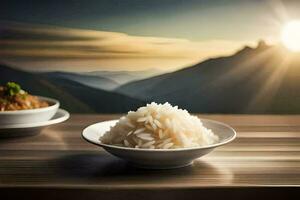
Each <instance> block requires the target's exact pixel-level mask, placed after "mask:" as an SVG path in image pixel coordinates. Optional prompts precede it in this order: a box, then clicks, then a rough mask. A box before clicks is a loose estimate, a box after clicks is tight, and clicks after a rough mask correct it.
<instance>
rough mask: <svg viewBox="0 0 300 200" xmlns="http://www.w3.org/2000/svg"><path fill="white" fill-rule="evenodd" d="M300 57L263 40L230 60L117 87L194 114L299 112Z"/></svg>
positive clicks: (208, 62) (213, 60) (120, 91)
mask: <svg viewBox="0 0 300 200" xmlns="http://www.w3.org/2000/svg"><path fill="white" fill-rule="evenodd" d="M299 85H300V56H299V54H295V53H289V52H288V51H287V50H286V49H284V48H283V47H280V46H268V45H266V44H265V43H264V42H263V41H261V42H260V43H259V44H258V46H257V47H256V48H250V47H245V48H243V49H241V50H240V51H238V52H237V53H235V54H234V55H232V56H228V57H220V58H213V59H208V60H206V61H204V62H201V63H199V64H196V65H194V66H191V67H188V68H184V69H181V70H179V71H176V72H173V73H168V74H163V75H160V76H156V77H152V78H149V79H145V80H140V81H135V82H131V83H128V84H125V85H123V86H120V87H119V88H117V90H116V91H117V92H119V93H122V94H126V95H129V96H131V97H136V98H140V99H144V100H145V101H156V102H166V101H168V102H170V103H172V104H174V105H178V106H180V107H183V108H186V109H188V110H190V111H191V112H205V113H300V103H299V102H300V87H299Z"/></svg>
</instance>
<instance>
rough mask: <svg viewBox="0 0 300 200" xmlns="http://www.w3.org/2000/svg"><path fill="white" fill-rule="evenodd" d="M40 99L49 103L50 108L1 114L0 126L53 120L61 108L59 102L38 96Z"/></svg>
mask: <svg viewBox="0 0 300 200" xmlns="http://www.w3.org/2000/svg"><path fill="white" fill-rule="evenodd" d="M38 98H39V99H41V100H44V101H47V102H48V103H49V104H50V106H48V107H45V108H36V109H28V110H15V111H3V112H0V125H7V124H27V123H36V122H43V121H47V120H49V119H51V118H52V117H53V116H54V114H55V113H56V112H57V110H58V108H59V101H57V100H55V99H51V98H47V97H40V96H38Z"/></svg>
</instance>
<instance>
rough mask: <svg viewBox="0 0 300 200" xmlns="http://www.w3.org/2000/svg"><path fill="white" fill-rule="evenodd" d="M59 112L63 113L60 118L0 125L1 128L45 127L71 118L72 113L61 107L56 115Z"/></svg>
mask: <svg viewBox="0 0 300 200" xmlns="http://www.w3.org/2000/svg"><path fill="white" fill-rule="evenodd" d="M57 113H62V116H60V117H58V118H54V119H53V117H52V119H50V120H47V121H42V122H35V123H26V124H7V125H0V130H4V129H24V128H38V127H44V126H49V125H53V124H58V123H61V122H64V121H66V120H67V119H69V118H70V113H69V112H68V111H66V110H64V109H61V108H59V109H58V110H57V111H56V113H55V114H54V116H55V115H56V114H57Z"/></svg>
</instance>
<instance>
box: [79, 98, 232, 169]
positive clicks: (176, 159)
mask: <svg viewBox="0 0 300 200" xmlns="http://www.w3.org/2000/svg"><path fill="white" fill-rule="evenodd" d="M82 136H83V138H84V139H85V140H87V141H88V142H90V143H93V144H95V145H98V146H101V147H103V148H104V149H105V150H106V151H108V152H109V153H111V154H113V155H115V156H117V157H120V158H122V159H125V160H127V161H129V162H130V163H131V164H133V165H135V166H137V167H142V168H153V169H167V168H177V167H183V166H187V165H190V164H191V163H192V162H193V160H195V159H197V158H199V157H201V156H203V155H205V154H207V153H209V152H211V151H212V150H213V149H214V148H216V147H218V146H221V145H224V144H227V143H229V142H231V141H232V140H234V138H235V137H236V132H235V131H234V129H233V128H231V127H230V126H228V125H226V124H224V123H221V122H217V121H213V120H208V119H199V118H198V117H196V116H193V115H190V114H189V113H188V111H186V110H183V109H179V108H178V107H177V106H175V107H173V106H172V105H170V104H169V103H164V104H156V103H151V104H147V105H146V106H144V107H140V108H139V109H137V110H136V111H129V112H128V114H127V115H126V116H123V117H121V118H120V119H119V120H111V121H105V122H100V123H96V124H93V125H91V126H88V127H87V128H85V129H84V130H83V133H82Z"/></svg>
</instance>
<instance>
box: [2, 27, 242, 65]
mask: <svg viewBox="0 0 300 200" xmlns="http://www.w3.org/2000/svg"><path fill="white" fill-rule="evenodd" d="M242 43H243V42H241V41H224V40H214V41H200V42H199V41H198V42H195V41H190V40H187V39H180V38H162V37H143V36H133V35H128V34H125V33H118V32H106V31H95V30H84V29H71V28H62V27H52V26H45V25H43V26H41V25H24V24H14V25H12V24H9V25H7V24H6V25H4V26H1V28H0V56H1V58H2V59H6V60H12V59H13V60H22V59H23V60H24V59H26V60H27V61H28V60H31V61H32V62H34V61H43V60H44V61H47V62H51V61H52V62H53V61H55V62H58V61H66V60H69V61H70V60H80V61H84V60H86V61H92V60H93V61H98V66H99V67H100V68H101V64H103V63H105V64H106V66H110V64H109V61H112V60H119V65H120V66H119V67H120V68H122V67H124V66H126V67H130V66H132V67H133V68H134V67H135V64H134V62H136V61H137V60H139V62H138V63H139V65H141V63H143V62H142V61H141V60H143V61H144V62H145V67H146V68H147V67H150V66H148V65H147V62H148V64H149V63H152V64H154V63H155V62H154V61H155V60H156V62H157V64H159V61H163V60H164V61H163V62H162V63H164V64H163V65H166V63H167V60H169V63H170V65H171V63H172V66H168V68H172V67H173V68H175V67H179V66H176V64H174V63H175V61H177V62H178V64H180V65H187V64H189V63H192V62H197V61H200V60H203V59H206V58H209V57H215V56H220V55H228V54H231V53H233V52H234V51H236V50H237V49H238V48H240V47H241V45H242ZM125 61H126V63H124V62H125ZM122 62H123V64H124V66H122V65H123V64H122ZM129 62H131V65H130V63H129ZM112 63H116V62H112ZM56 66H57V64H56ZM111 66H113V65H111ZM162 67H164V66H162ZM77 70H78V69H77Z"/></svg>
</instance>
